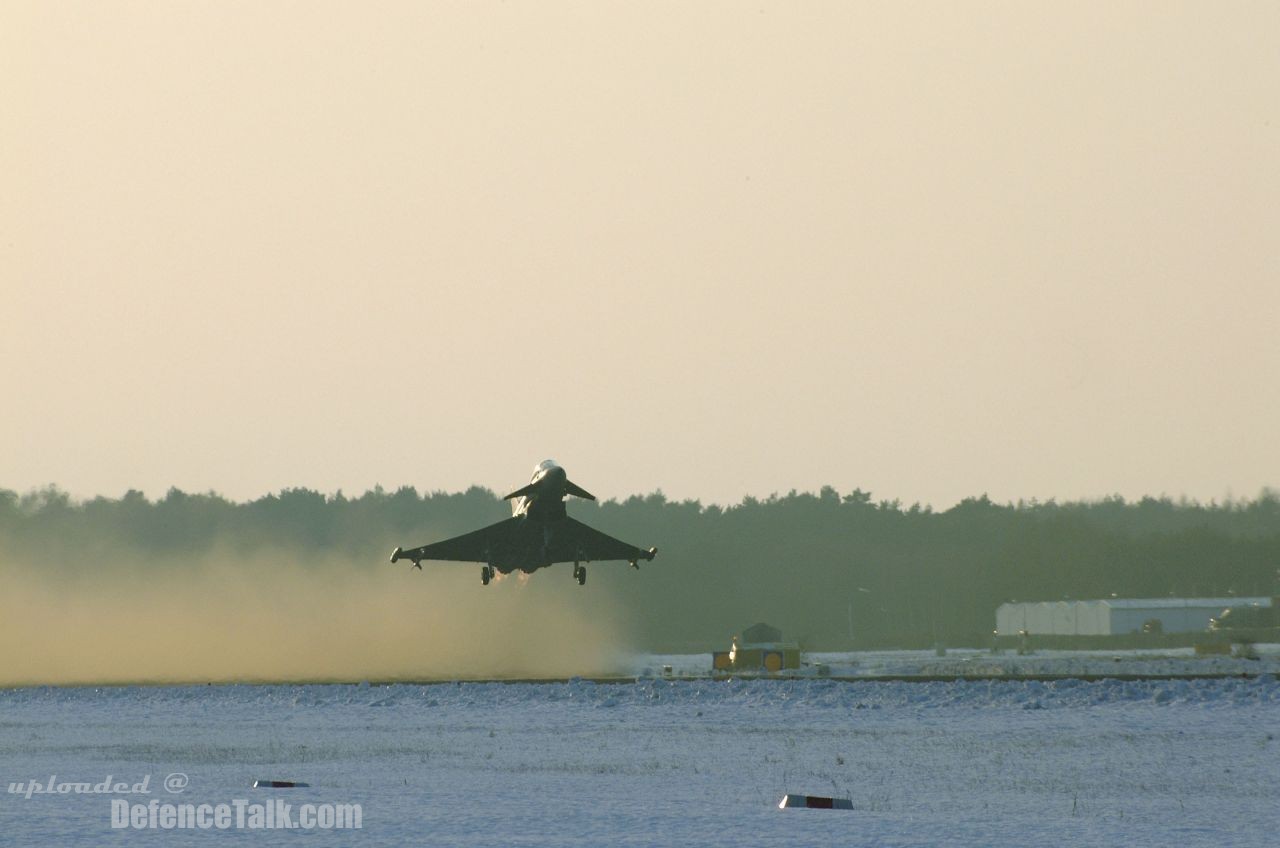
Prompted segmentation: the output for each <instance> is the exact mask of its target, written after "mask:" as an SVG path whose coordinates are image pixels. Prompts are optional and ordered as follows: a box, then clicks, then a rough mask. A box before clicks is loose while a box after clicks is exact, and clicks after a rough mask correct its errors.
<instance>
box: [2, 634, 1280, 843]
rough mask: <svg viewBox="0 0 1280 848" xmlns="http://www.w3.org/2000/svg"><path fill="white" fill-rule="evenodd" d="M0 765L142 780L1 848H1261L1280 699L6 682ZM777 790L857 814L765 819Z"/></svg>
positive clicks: (75, 807) (759, 687) (1279, 783)
mask: <svg viewBox="0 0 1280 848" xmlns="http://www.w3.org/2000/svg"><path fill="white" fill-rule="evenodd" d="M928 661H932V655H930V659H929V660H928ZM655 662H660V660H659V659H655ZM863 664H865V663H863ZM659 668H660V665H659ZM0 769H2V770H3V774H2V775H0V783H4V784H6V785H8V786H9V788H10V789H13V788H14V786H12V785H11V784H23V783H29V781H32V780H36V781H38V782H40V783H41V784H42V785H46V784H47V783H48V782H49V780H50V778H51V777H53V778H54V783H55V785H56V784H58V783H67V782H85V783H90V784H96V783H100V782H102V781H103V780H104V779H105V778H106V777H107V776H108V775H111V776H112V781H113V782H127V783H130V784H132V783H136V782H139V781H141V780H142V779H143V778H144V777H148V776H149V778H148V779H149V784H148V787H147V788H148V792H147V793H146V794H142V793H139V794H137V795H118V796H110V795H97V794H41V793H33V794H32V795H31V797H30V798H28V797H25V794H24V793H23V792H22V791H18V792H17V793H14V792H8V793H6V794H5V795H4V796H3V797H2V798H0V844H3V845H56V846H75V845H85V846H89V845H103V844H107V845H110V844H134V843H141V844H165V845H169V844H198V845H213V844H241V843H252V844H254V845H276V844H296V840H298V839H299V838H302V839H304V840H306V842H305V843H304V844H308V845H320V844H324V845H357V846H359V845H416V844H425V845H486V846H487V845H584V846H585V845H592V846H595V845H618V844H623V845H726V846H743V845H877V846H880V845H972V846H993V845H1008V846H1025V845H1106V846H1135V845H1152V846H1156V845H1212V846H1215V848H1224V846H1265V845H1275V844H1277V840H1278V837H1277V835H1276V834H1277V832H1280V683H1278V682H1277V680H1276V678H1275V677H1274V676H1273V675H1264V676H1261V677H1258V678H1254V679H1249V680H1246V679H1226V680H1170V681H1128V682H1126V681H1117V680H1107V681H1099V682H1094V683H1085V682H1080V681H1077V680H1067V681H1055V682H1050V683H1044V682H1036V681H998V682H997V681H960V682H952V683H938V682H932V683H919V682H888V683H886V682H870V681H857V682H841V681H833V680H822V679H798V680H735V681H712V680H694V679H690V680H670V681H668V680H661V679H642V680H640V681H639V682H636V683H622V684H594V683H590V682H586V681H576V680H575V681H571V682H568V683H548V684H526V683H519V684H504V683H463V684H440V685H427V686H423V685H394V686H369V685H328V686H186V687H120V688H102V689H94V688H28V689H16V690H7V691H0ZM173 773H182V774H184V775H186V776H187V778H188V779H189V782H188V783H187V785H186V786H185V788H184V789H183V791H182V792H180V793H170V792H168V791H166V789H165V787H164V783H165V781H166V777H167V776H168V775H170V774H173ZM255 779H287V780H299V781H306V782H308V783H310V784H311V786H310V788H303V789H279V790H265V789H257V790H255V789H252V788H250V786H251V784H252V782H253V780H255ZM179 782H180V781H179ZM67 791H69V792H73V790H67ZM786 792H792V793H808V794H815V795H837V796H846V797H849V798H851V799H852V801H853V806H854V809H853V811H852V812H846V811H830V810H779V809H778V808H777V803H778V801H779V799H780V798H781V797H782V796H783V794H784V793H786ZM120 798H124V799H127V800H128V801H129V802H131V803H143V804H145V803H147V802H148V801H151V800H157V801H159V802H161V803H181V802H186V803H190V804H193V805H195V804H201V803H208V804H211V805H212V804H219V803H225V804H230V803H232V802H233V801H235V800H236V799H246V800H248V801H250V802H254V803H257V802H261V801H262V800H264V799H276V798H282V799H284V800H285V801H286V802H287V803H289V804H291V805H293V809H295V810H296V809H297V807H299V806H300V805H302V804H304V803H326V802H332V803H344V804H345V803H354V804H359V805H361V813H362V828H361V829H360V830H358V831H352V830H346V831H337V830H334V831H321V830H312V831H306V832H303V831H299V830H293V831H281V830H274V831H263V830H257V831H248V830H245V831H237V830H234V829H231V830H217V829H210V830H187V831H176V830H132V829H112V827H111V802H112V800H114V799H120Z"/></svg>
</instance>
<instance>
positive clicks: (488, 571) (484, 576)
mask: <svg viewBox="0 0 1280 848" xmlns="http://www.w3.org/2000/svg"><path fill="white" fill-rule="evenodd" d="M492 579H493V569H492V568H491V567H489V566H487V565H486V566H485V567H483V568H481V569H480V582H481V583H483V584H484V585H486V586H488V585H489V581H490V580H492Z"/></svg>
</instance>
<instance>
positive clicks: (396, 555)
mask: <svg viewBox="0 0 1280 848" xmlns="http://www.w3.org/2000/svg"><path fill="white" fill-rule="evenodd" d="M402 553H403V551H402V550H401V549H400V547H399V546H398V545H397V546H396V549H395V550H394V551H392V552H391V561H392V562H397V561H399V559H400V554H402Z"/></svg>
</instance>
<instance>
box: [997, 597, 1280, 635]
mask: <svg viewBox="0 0 1280 848" xmlns="http://www.w3.org/2000/svg"><path fill="white" fill-rule="evenodd" d="M1250 605H1254V606H1264V607H1269V606H1271V598H1147V599H1131V598H1108V599H1104V600H1100V601H1041V602H1038V603H1036V602H1033V603H1010V604H1001V605H1000V606H999V608H998V609H996V634H997V635H999V636H1017V635H1018V633H1019V632H1020V631H1023V630H1025V631H1026V632H1027V633H1030V634H1031V635H1032V636H1117V635H1123V634H1127V633H1141V632H1142V626H1143V625H1144V624H1146V623H1147V622H1148V621H1153V620H1155V621H1159V622H1160V627H1161V629H1162V630H1163V631H1164V632H1165V633H1194V632H1196V631H1199V630H1204V629H1206V628H1207V627H1208V626H1209V619H1211V618H1213V617H1214V616H1216V615H1218V614H1219V613H1221V612H1222V611H1223V610H1224V609H1226V608H1227V607H1243V606H1250Z"/></svg>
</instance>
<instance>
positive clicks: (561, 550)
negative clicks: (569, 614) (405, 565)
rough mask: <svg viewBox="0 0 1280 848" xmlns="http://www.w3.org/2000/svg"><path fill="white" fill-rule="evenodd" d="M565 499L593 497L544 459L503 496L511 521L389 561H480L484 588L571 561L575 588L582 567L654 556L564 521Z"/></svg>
mask: <svg viewBox="0 0 1280 848" xmlns="http://www.w3.org/2000/svg"><path fill="white" fill-rule="evenodd" d="M569 495H572V496H574V497H576V498H584V499H586V500H590V501H593V500H595V499H596V497H595V495H593V494H591V493H590V492H588V491H587V490H586V489H583V488H582V487H581V486H579V485H577V484H576V483H574V482H573V481H571V480H570V479H569V476H568V475H567V474H566V473H565V470H564V469H563V468H561V467H560V466H559V465H556V463H555V462H553V461H552V460H550V459H548V460H544V461H543V462H540V463H538V466H537V467H536V468H535V469H534V470H533V479H531V480H530V481H529V485H527V486H523V487H521V488H519V489H516V490H515V491H514V492H512V493H511V494H509V495H507V496H506V497H505V498H503V500H509V501H511V515H512V517H511V518H508V519H506V520H505V521H499V522H498V523H497V524H491V525H489V526H488V527H483V528H481V529H479V530H474V531H472V532H470V533H464V534H463V535H461V536H455V537H454V538H452V539H445V540H444V541H441V542H432V543H431V544H429V545H423V546H422V547H419V548H410V549H409V550H407V551H406V550H403V549H401V548H396V549H395V551H394V552H393V553H392V554H391V561H392V562H399V561H400V560H409V561H410V562H412V563H413V565H414V567H416V568H418V569H421V568H422V561H423V560H441V561H446V562H479V563H483V564H484V565H483V568H481V570H480V579H481V581H482V582H483V583H484V585H486V586H488V585H489V581H490V580H492V579H493V577H494V574H496V573H501V574H510V573H511V572H513V571H523V572H525V573H526V574H529V573H532V572H534V571H537V570H538V569H539V568H546V567H547V566H548V565H554V564H555V563H557V562H571V563H573V577H574V579H575V580H577V581H578V585H580V586H581V585H585V584H586V582H587V567H586V565H585V564H584V563H588V562H596V561H611V560H618V561H622V562H629V563H631V567H632V568H639V567H640V560H646V561H648V560H652V559H653V558H654V556H655V555H657V553H658V549H657V548H648V549H644V548H637V547H635V546H634V545H628V544H627V543H626V542H623V541H621V540H619V539H615V538H613V537H612V536H608V535H606V534H604V533H601V532H600V531H599V530H593V529H592V528H590V527H588V526H587V525H585V524H583V523H582V522H581V521H575V520H574V519H572V518H570V517H569V516H568V514H567V512H566V511H565V504H564V499H565V498H566V497H568V496H569Z"/></svg>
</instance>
